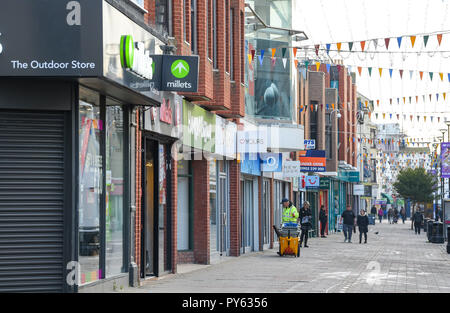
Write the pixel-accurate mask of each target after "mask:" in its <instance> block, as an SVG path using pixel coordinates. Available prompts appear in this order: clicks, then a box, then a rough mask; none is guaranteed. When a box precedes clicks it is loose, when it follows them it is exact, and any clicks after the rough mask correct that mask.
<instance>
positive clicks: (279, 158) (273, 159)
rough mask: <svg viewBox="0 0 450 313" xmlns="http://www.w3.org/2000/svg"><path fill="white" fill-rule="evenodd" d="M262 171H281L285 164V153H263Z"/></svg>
mask: <svg viewBox="0 0 450 313" xmlns="http://www.w3.org/2000/svg"><path fill="white" fill-rule="evenodd" d="M260 158H261V171H262V172H281V171H282V170H283V169H282V164H283V154H281V153H261V154H260Z"/></svg>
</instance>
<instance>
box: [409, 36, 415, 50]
mask: <svg viewBox="0 0 450 313" xmlns="http://www.w3.org/2000/svg"><path fill="white" fill-rule="evenodd" d="M410 38H411V45H412V47H413V48H414V43H415V42H416V36H411V37H410Z"/></svg>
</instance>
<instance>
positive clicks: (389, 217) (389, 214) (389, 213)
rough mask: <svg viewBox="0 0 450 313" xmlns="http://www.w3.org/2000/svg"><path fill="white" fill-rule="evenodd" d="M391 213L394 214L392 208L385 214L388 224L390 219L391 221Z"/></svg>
mask: <svg viewBox="0 0 450 313" xmlns="http://www.w3.org/2000/svg"><path fill="white" fill-rule="evenodd" d="M393 213H394V212H393V210H392V208H390V209H389V210H388V214H387V216H388V222H389V224H392V222H391V219H392V215H393Z"/></svg>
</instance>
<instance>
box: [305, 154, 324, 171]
mask: <svg viewBox="0 0 450 313" xmlns="http://www.w3.org/2000/svg"><path fill="white" fill-rule="evenodd" d="M299 160H300V164H301V168H300V170H301V171H302V172H325V170H326V166H327V160H326V157H325V150H306V151H300V156H299Z"/></svg>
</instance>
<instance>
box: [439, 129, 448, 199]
mask: <svg viewBox="0 0 450 313" xmlns="http://www.w3.org/2000/svg"><path fill="white" fill-rule="evenodd" d="M439 131H440V132H441V133H442V137H439V141H440V145H441V153H440V154H441V175H440V178H441V207H442V205H443V203H444V178H443V177H442V142H444V139H445V136H444V135H445V132H446V131H447V130H446V129H439Z"/></svg>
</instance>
